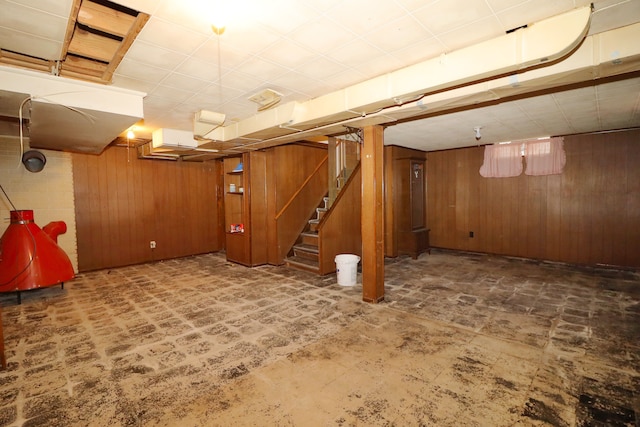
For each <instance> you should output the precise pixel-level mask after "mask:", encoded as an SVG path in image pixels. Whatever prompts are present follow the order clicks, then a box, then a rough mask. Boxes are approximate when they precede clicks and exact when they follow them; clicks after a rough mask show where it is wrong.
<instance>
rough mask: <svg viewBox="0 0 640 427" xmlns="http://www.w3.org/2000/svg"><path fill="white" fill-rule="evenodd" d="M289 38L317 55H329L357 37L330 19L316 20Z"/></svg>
mask: <svg viewBox="0 0 640 427" xmlns="http://www.w3.org/2000/svg"><path fill="white" fill-rule="evenodd" d="M288 37H290V38H291V39H292V40H295V41H296V43H299V44H300V45H302V46H305V47H307V48H308V49H311V50H313V51H315V52H317V53H320V54H327V53H328V52H330V51H331V50H333V49H335V48H337V47H339V46H342V45H344V44H346V43H349V42H350V41H352V40H353V39H354V38H356V37H357V36H356V35H355V33H353V32H352V31H349V29H348V28H344V27H342V26H340V25H338V24H336V23H334V22H333V21H331V20H329V19H322V20H314V21H311V22H309V23H308V24H307V25H304V26H302V27H300V28H298V29H297V30H296V31H294V32H292V33H291V34H290V35H289V36H288Z"/></svg>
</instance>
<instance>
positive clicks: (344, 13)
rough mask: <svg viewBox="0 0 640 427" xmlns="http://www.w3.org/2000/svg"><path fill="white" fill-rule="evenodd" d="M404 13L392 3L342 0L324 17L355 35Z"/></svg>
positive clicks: (368, 0)
mask: <svg viewBox="0 0 640 427" xmlns="http://www.w3.org/2000/svg"><path fill="white" fill-rule="evenodd" d="M404 13H405V11H404V10H403V9H402V8H400V7H398V5H397V4H396V3H395V2H393V1H371V0H344V1H343V2H342V3H339V4H337V5H336V6H334V7H332V8H331V9H330V10H329V11H327V12H326V16H327V17H328V18H330V19H332V20H333V21H335V22H337V23H338V24H340V25H342V26H343V27H344V28H348V29H350V30H351V31H354V32H356V33H367V32H369V31H371V30H373V29H376V28H378V27H381V26H382V25H384V24H386V23H387V22H389V21H392V20H395V19H398V18H400V17H401V16H402V15H403V14H404Z"/></svg>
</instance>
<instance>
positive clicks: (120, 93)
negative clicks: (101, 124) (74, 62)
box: [0, 66, 146, 118]
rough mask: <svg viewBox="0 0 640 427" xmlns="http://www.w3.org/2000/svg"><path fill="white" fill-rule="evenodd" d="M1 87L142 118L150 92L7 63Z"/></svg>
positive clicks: (43, 99) (37, 97)
mask: <svg viewBox="0 0 640 427" xmlns="http://www.w3.org/2000/svg"><path fill="white" fill-rule="evenodd" d="M0 90H6V91H12V92H23V93H28V94H30V96H31V100H32V101H38V102H46V103H51V104H58V105H63V106H66V107H75V108H83V109H89V110H95V111H101V112H104V113H114V114H121V115H126V116H136V117H140V118H142V117H143V108H142V100H143V98H144V96H145V95H146V94H145V93H143V92H137V91H133V90H128V89H121V88H117V87H113V86H105V85H99V84H95V83H90V82H84V81H80V80H71V79H67V78H64V77H58V76H52V75H48V74H43V73H38V72H35V71H28V70H23V69H19V68H10V67H4V66H0Z"/></svg>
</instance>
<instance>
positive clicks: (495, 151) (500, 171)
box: [480, 143, 522, 178]
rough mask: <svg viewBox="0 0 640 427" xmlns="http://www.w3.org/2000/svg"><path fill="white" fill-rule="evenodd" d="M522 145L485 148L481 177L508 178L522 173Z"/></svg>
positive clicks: (489, 146) (499, 145) (487, 146)
mask: <svg viewBox="0 0 640 427" xmlns="http://www.w3.org/2000/svg"><path fill="white" fill-rule="evenodd" d="M520 147H521V144H517V143H513V144H496V145H486V146H485V147H484V163H483V164H482V167H480V175H482V176H483V177H485V178H506V177H510V176H518V175H520V174H521V173H522V153H521V151H520V150H521V148H520Z"/></svg>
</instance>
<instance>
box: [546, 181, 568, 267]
mask: <svg viewBox="0 0 640 427" xmlns="http://www.w3.org/2000/svg"><path fill="white" fill-rule="evenodd" d="M542 190H543V191H544V195H543V196H542V197H545V201H546V216H545V217H544V218H543V221H544V226H541V227H542V228H544V231H545V239H544V247H543V248H542V253H543V255H542V256H541V258H544V259H549V260H556V261H557V260H560V241H561V237H560V236H561V234H560V230H561V224H562V222H561V218H562V216H561V215H562V194H563V190H562V175H549V176H547V177H546V187H544V188H543V189H542Z"/></svg>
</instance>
